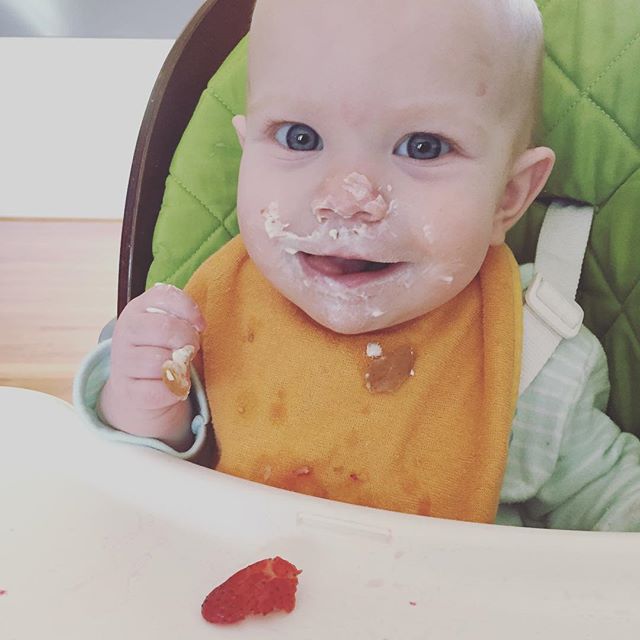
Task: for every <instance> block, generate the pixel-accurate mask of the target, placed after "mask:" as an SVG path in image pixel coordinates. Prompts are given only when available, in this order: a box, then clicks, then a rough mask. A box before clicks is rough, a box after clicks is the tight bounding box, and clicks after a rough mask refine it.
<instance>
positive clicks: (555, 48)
mask: <svg viewBox="0 0 640 640" xmlns="http://www.w3.org/2000/svg"><path fill="white" fill-rule="evenodd" d="M538 4H539V6H540V9H541V11H542V14H543V18H544V21H545V32H546V57H545V67H544V92H545V98H544V106H543V117H542V122H541V126H540V131H539V133H538V137H539V140H540V142H541V143H542V144H546V145H548V146H551V147H552V148H553V149H554V150H555V151H556V153H557V156H558V162H557V164H556V168H555V170H554V172H553V175H552V176H551V179H550V180H549V183H548V185H547V188H546V191H545V193H546V195H553V196H556V197H566V198H572V199H576V200H581V201H585V202H589V203H591V204H593V205H595V207H596V217H595V220H594V226H593V231H592V234H591V239H590V243H589V247H588V250H587V256H586V259H585V265H584V271H583V276H582V281H581V284H580V290H579V302H580V303H581V305H582V306H583V307H584V309H585V324H586V325H587V326H588V327H589V328H590V329H591V330H592V331H593V332H594V333H595V334H596V335H597V336H598V337H599V338H600V340H601V341H602V343H603V345H604V347H605V350H606V351H607V355H608V358H609V366H610V373H611V380H612V395H611V401H610V405H609V414H610V415H611V416H612V418H614V420H616V422H617V423H618V424H620V426H622V427H623V428H624V429H626V430H628V431H633V432H635V433H637V434H638V435H640V401H639V400H638V396H637V395H635V394H634V388H633V386H634V383H635V385H636V387H638V385H639V384H640V260H639V259H638V258H637V257H636V255H635V252H634V247H640V218H638V210H639V209H640V115H639V114H640V74H638V68H639V67H640V9H639V7H638V0H611V1H608V2H604V1H603V0H538ZM246 45H247V43H246V39H244V40H242V41H241V42H240V43H239V44H238V46H237V47H236V49H235V50H234V51H233V52H232V54H231V55H230V56H229V57H228V59H227V60H226V61H225V63H224V65H223V66H222V67H221V68H220V69H219V71H218V72H217V73H216V74H215V76H214V77H213V78H212V79H211V80H210V82H209V84H208V86H207V88H206V90H205V91H204V92H203V94H202V97H201V99H200V101H199V103H198V106H197V107H196V110H195V112H194V114H193V117H192V119H191V121H190V123H189V125H188V127H187V128H186V130H185V132H184V135H183V137H182V140H181V142H180V144H179V146H178V148H177V150H176V153H175V155H174V158H173V162H172V164H171V168H170V173H169V176H168V177H167V183H166V190H165V194H164V200H163V203H162V208H161V211H160V214H159V218H158V223H157V226H156V231H155V234H154V243H153V252H154V261H153V264H152V266H151V269H150V271H149V275H148V280H147V285H148V286H151V285H152V284H153V283H155V282H158V281H162V282H171V283H173V284H176V285H177V286H184V285H185V283H186V282H187V280H188V279H189V276H190V275H191V273H193V271H194V270H195V269H196V268H197V267H198V265H199V264H200V263H201V262H202V261H203V260H204V259H205V258H206V257H207V256H209V255H210V254H211V253H213V252H215V251H216V250H217V249H218V248H219V247H221V246H222V245H223V244H224V243H225V242H226V241H227V240H229V239H230V238H231V237H232V236H233V235H235V234H236V233H238V226H237V221H236V212H235V200H236V193H235V191H236V183H237V173H238V166H239V161H240V147H239V145H238V142H237V140H236V137H235V132H234V130H233V127H232V126H231V117H232V115H234V114H237V113H242V112H243V110H244V104H245V82H246V53H247V46H246ZM543 215H544V207H543V206H542V205H540V204H535V205H534V206H533V207H532V208H531V211H530V212H529V214H528V215H527V216H526V217H525V218H524V219H523V220H522V221H521V223H520V224H518V226H517V227H516V228H515V229H514V230H513V231H512V232H511V233H510V236H509V244H510V245H511V247H512V248H513V250H514V252H515V254H516V256H517V258H518V260H519V261H521V262H525V261H532V260H533V257H534V255H535V244H536V240H537V236H538V232H539V228H540V225H541V222H542V217H543ZM634 220H637V224H635V225H634V224H633V222H634ZM638 391H640V389H636V393H638Z"/></svg>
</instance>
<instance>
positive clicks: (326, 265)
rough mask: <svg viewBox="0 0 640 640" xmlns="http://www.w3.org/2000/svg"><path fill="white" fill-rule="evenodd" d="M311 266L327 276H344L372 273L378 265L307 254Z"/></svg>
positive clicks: (364, 261) (365, 261)
mask: <svg viewBox="0 0 640 640" xmlns="http://www.w3.org/2000/svg"><path fill="white" fill-rule="evenodd" d="M306 257H307V262H308V263H309V265H310V266H311V267H312V268H313V269H315V270H316V271H319V272H320V273H322V274H323V275H325V276H344V275H347V274H349V273H360V272H362V271H371V270H372V267H373V265H375V264H376V263H373V262H369V261H368V260H350V259H349V258H337V257H335V256H314V255H311V254H307V256H306Z"/></svg>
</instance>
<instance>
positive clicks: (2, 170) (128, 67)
mask: <svg viewBox="0 0 640 640" xmlns="http://www.w3.org/2000/svg"><path fill="white" fill-rule="evenodd" d="M172 44H173V40H140V39H82V38H0V216H2V217H30V216H33V217H65V218H68V217H72V218H120V217H122V211H123V207H124V199H125V194H126V188H127V181H128V178H129V169H130V165H131V159H132V156H133V149H134V146H135V142H136V138H137V135H138V129H139V127H140V122H141V120H142V116H143V114H144V110H145V108H146V104H147V100H148V97H149V94H150V92H151V89H152V87H153V83H154V82H155V79H156V76H157V74H158V72H159V71H160V67H161V66H162V63H163V62H164V59H165V57H166V55H167V54H168V52H169V49H170V48H171V46H172Z"/></svg>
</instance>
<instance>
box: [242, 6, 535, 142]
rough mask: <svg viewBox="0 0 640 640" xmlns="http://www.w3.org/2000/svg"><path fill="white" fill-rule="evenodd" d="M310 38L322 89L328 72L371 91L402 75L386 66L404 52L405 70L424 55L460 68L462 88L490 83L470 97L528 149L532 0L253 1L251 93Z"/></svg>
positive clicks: (532, 117) (327, 82) (532, 112)
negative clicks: (509, 125)
mask: <svg viewBox="0 0 640 640" xmlns="http://www.w3.org/2000/svg"><path fill="white" fill-rule="evenodd" d="M283 21H286V23H287V25H288V26H287V28H286V30H283V29H282V25H283ZM452 34H453V35H452ZM310 38H315V46H316V54H317V66H318V67H321V66H322V64H323V61H325V68H324V69H320V68H318V69H316V70H315V72H316V73H318V74H319V76H321V77H319V78H318V81H319V82H322V83H324V84H325V85H326V86H327V87H330V86H332V82H331V77H330V76H331V74H332V73H340V72H347V73H351V74H352V76H353V82H354V83H356V84H357V83H358V82H362V83H364V82H365V81H369V82H372V83H373V85H374V86H375V85H377V84H379V83H380V82H384V81H385V80H386V78H388V77H391V76H396V77H397V76H398V74H400V75H402V70H399V69H398V68H394V67H393V65H392V64H391V62H390V61H391V60H392V59H393V58H394V57H396V58H397V59H398V60H401V58H400V57H398V56H395V54H396V53H397V52H398V51H399V50H401V49H409V46H410V45H413V49H412V54H411V56H407V57H406V58H405V60H404V62H405V63H407V64H409V65H411V64H412V62H411V61H412V60H418V59H419V58H424V57H425V55H426V56H430V57H429V61H431V60H433V64H439V63H440V62H441V61H442V60H443V59H454V60H456V61H459V65H458V66H459V68H460V69H462V68H463V66H464V67H466V69H467V72H466V73H463V72H462V71H460V74H459V75H460V79H461V81H468V82H469V83H471V82H472V81H475V80H476V79H481V78H484V77H486V78H488V80H487V82H483V81H479V82H478V83H477V88H476V89H475V92H476V93H478V94H482V95H481V96H480V97H486V99H485V103H490V104H491V105H492V106H493V107H494V108H495V109H496V111H497V113H498V117H499V118H500V119H501V120H503V121H504V120H513V121H514V122H515V123H516V125H515V128H516V130H517V136H516V140H515V147H516V150H518V149H522V148H526V146H528V145H529V144H530V142H531V137H532V133H533V130H534V128H535V123H536V119H537V114H538V110H539V103H540V99H539V96H540V77H541V62H542V54H543V32H542V20H541V16H540V12H539V10H538V7H537V5H536V3H535V1H534V0H257V2H256V7H255V11H254V16H253V21H252V26H251V39H250V68H249V80H250V86H251V85H252V84H253V80H254V79H255V77H256V75H258V74H260V73H261V71H262V69H263V68H264V66H265V65H267V64H272V63H273V62H274V61H277V62H276V63H277V64H282V65H286V64H287V60H288V59H290V58H291V57H295V56H296V55H297V51H299V50H300V48H302V47H304V46H305V44H306V43H308V41H309V39H310ZM426 40H429V42H431V43H432V42H433V41H436V42H437V45H438V46H437V47H435V49H436V55H435V56H434V55H433V52H434V47H433V46H431V47H426V46H425V47H423V48H422V49H421V42H425V41H426ZM328 49H330V50H331V53H335V52H338V53H339V55H340V57H341V61H340V63H339V64H338V65H332V66H329V65H328V64H327V63H326V57H325V54H326V53H327V51H328ZM421 51H427V52H428V53H425V54H423V53H421ZM358 65H360V66H358ZM366 67H374V68H373V69H369V70H368V71H367V70H366ZM485 70H487V71H491V74H489V73H485ZM309 72H310V73H311V72H312V71H311V70H310V71H309ZM385 73H386V77H385Z"/></svg>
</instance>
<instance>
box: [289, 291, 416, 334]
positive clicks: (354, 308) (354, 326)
mask: <svg viewBox="0 0 640 640" xmlns="http://www.w3.org/2000/svg"><path fill="white" fill-rule="evenodd" d="M285 295H286V294H285ZM287 297H288V299H289V300H290V302H292V303H293V304H294V305H295V306H296V307H298V309H300V310H301V311H302V312H303V313H305V314H306V315H307V316H308V317H309V318H311V319H312V320H313V321H315V322H316V323H317V324H319V325H321V326H323V327H325V328H326V329H329V330H330V331H333V332H334V333H338V334H342V335H359V334H363V333H371V332H372V331H381V330H383V329H387V328H389V327H393V326H396V325H398V324H402V323H403V322H406V321H407V320H411V319H413V317H417V315H420V314H419V313H416V314H415V315H411V314H409V316H407V317H405V316H404V315H399V313H398V311H399V310H397V309H393V311H382V310H381V309H380V308H378V307H371V306H370V305H368V304H367V303H366V302H364V301H360V302H358V301H346V300H340V299H335V300H332V299H328V300H313V299H309V298H302V299H300V298H299V297H298V296H296V295H292V296H287Z"/></svg>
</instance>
